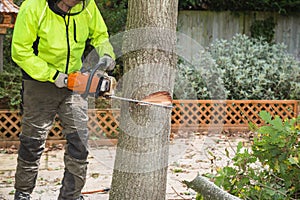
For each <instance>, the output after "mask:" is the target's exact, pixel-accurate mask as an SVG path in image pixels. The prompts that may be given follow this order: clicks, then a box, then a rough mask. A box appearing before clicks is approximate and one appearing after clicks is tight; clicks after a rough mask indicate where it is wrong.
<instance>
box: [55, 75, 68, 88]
mask: <svg viewBox="0 0 300 200" xmlns="http://www.w3.org/2000/svg"><path fill="white" fill-rule="evenodd" d="M67 82H68V75H67V74H64V73H61V72H59V74H58V76H57V78H56V80H55V81H54V84H55V85H56V87H58V88H63V87H67Z"/></svg>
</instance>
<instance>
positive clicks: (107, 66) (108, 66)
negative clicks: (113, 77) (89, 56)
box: [98, 55, 116, 71]
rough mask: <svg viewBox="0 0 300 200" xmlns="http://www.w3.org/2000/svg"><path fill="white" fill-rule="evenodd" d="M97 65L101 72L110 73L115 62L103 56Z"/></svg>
mask: <svg viewBox="0 0 300 200" xmlns="http://www.w3.org/2000/svg"><path fill="white" fill-rule="evenodd" d="M98 64H101V65H102V66H101V67H100V68H99V69H100V70H102V71H111V70H113V69H114V68H115V65H116V62H115V61H114V59H112V58H111V57H110V56H108V55H104V56H103V57H101V58H100V59H99V62H98Z"/></svg>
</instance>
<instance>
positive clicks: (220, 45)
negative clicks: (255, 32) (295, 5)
mask: <svg viewBox="0 0 300 200" xmlns="http://www.w3.org/2000/svg"><path fill="white" fill-rule="evenodd" d="M207 51H208V52H209V53H210V56H211V58H209V56H207V55H206V54H202V55H200V56H199V57H200V59H199V60H198V61H196V62H195V63H196V64H194V63H193V64H189V63H186V62H183V63H180V64H179V66H178V69H179V70H178V78H177V79H178V80H179V81H180V80H182V79H184V80H185V79H187V81H186V82H188V83H189V87H192V88H188V89H187V90H186V91H184V93H185V95H183V96H191V95H193V94H192V92H194V93H195V92H196V93H197V98H198V99H208V98H209V96H211V97H213V96H214V94H220V92H221V91H222V90H223V91H224V93H225V94H226V99H236V100H237V99H278V100H283V99H300V82H299V80H300V63H299V62H297V61H296V60H295V58H294V57H292V56H291V55H289V54H288V53H287V50H286V46H285V45H284V44H270V43H268V42H265V41H264V39H255V38H250V37H248V36H246V35H242V34H236V35H235V36H234V37H233V38H232V39H231V40H216V41H215V42H214V43H213V44H211V45H210V46H209V47H208V50H207ZM207 59H212V60H213V61H214V63H213V62H211V63H212V64H211V65H206V66H204V65H205V63H206V62H205V60H207ZM203 63H204V64H203ZM179 85H180V84H179ZM177 90H182V89H181V88H175V93H176V91H177Z"/></svg>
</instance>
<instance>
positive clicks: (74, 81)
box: [67, 72, 100, 94]
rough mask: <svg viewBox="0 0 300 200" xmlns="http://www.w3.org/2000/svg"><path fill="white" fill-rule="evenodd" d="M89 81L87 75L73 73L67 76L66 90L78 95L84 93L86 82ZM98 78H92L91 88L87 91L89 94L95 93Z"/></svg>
mask: <svg viewBox="0 0 300 200" xmlns="http://www.w3.org/2000/svg"><path fill="white" fill-rule="evenodd" d="M88 79H89V74H88V73H81V72H75V73H71V74H69V76H68V83H67V87H68V89H70V90H72V91H74V92H77V93H79V94H83V93H84V92H85V91H86V86H87V82H88ZM99 81H100V78H99V77H97V76H94V77H93V79H92V82H91V86H90V89H89V93H95V92H96V90H97V87H98V83H99Z"/></svg>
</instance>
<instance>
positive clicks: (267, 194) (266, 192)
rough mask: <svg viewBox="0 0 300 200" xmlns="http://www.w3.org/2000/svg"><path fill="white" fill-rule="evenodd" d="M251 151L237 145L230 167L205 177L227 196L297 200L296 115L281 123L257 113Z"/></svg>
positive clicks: (299, 146)
mask: <svg viewBox="0 0 300 200" xmlns="http://www.w3.org/2000/svg"><path fill="white" fill-rule="evenodd" d="M260 117H261V118H262V119H263V120H264V122H265V125H264V126H261V127H260V128H258V129H257V136H256V137H255V138H254V141H253V145H252V146H251V148H250V149H249V148H245V147H244V146H243V144H242V143H239V144H238V147H237V151H236V152H237V153H236V155H235V156H234V157H233V158H232V160H233V164H232V165H228V166H226V167H223V168H220V169H217V172H216V173H215V174H206V176H208V177H210V178H211V179H212V180H213V181H214V183H215V184H216V185H218V186H220V187H222V188H223V189H224V190H226V191H228V192H229V193H231V194H233V195H235V196H238V197H240V198H243V199H252V200H277V199H278V200H279V199H280V200H294V199H299V198H300V185H299V183H300V177H299V174H300V126H299V123H300V116H298V117H297V118H293V119H285V120H282V119H280V118H279V117H278V116H275V117H274V118H273V117H272V116H271V115H270V114H269V113H268V112H266V111H261V112H260Z"/></svg>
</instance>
